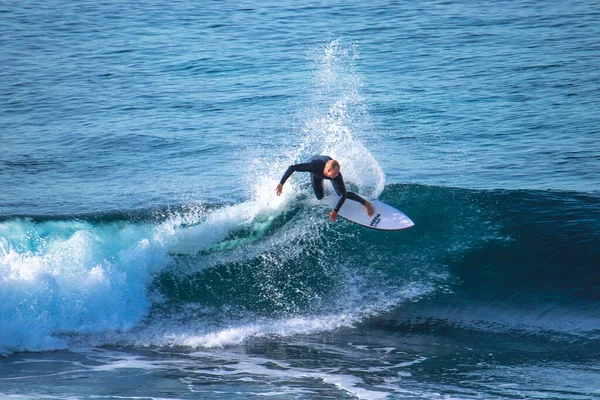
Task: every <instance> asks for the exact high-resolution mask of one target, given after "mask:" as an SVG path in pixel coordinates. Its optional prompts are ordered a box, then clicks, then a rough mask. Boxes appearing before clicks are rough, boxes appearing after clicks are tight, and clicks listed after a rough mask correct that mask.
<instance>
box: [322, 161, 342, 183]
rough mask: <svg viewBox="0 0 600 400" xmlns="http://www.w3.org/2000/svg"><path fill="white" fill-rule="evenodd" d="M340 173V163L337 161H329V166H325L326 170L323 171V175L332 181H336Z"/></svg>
mask: <svg viewBox="0 0 600 400" xmlns="http://www.w3.org/2000/svg"><path fill="white" fill-rule="evenodd" d="M339 173H340V163H339V162H337V161H336V160H329V161H327V164H325V169H324V170H323V174H325V176H326V177H328V178H330V179H334V178H335V177H337V176H338V175H339Z"/></svg>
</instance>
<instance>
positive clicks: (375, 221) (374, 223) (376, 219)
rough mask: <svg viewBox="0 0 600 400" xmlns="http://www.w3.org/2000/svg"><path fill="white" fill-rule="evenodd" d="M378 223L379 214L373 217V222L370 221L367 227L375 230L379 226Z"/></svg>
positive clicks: (379, 219)
mask: <svg viewBox="0 0 600 400" xmlns="http://www.w3.org/2000/svg"><path fill="white" fill-rule="evenodd" d="M379 222H381V214H377V215H375V218H373V220H372V221H371V223H370V224H369V226H371V227H373V228H377V225H379Z"/></svg>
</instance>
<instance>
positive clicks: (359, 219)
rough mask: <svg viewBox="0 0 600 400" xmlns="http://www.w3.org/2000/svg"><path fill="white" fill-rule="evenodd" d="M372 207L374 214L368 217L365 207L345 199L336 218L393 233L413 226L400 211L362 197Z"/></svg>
mask: <svg viewBox="0 0 600 400" xmlns="http://www.w3.org/2000/svg"><path fill="white" fill-rule="evenodd" d="M362 197H363V198H364V199H365V200H368V201H370V202H371V204H372V205H373V208H374V209H375V213H374V214H373V215H372V216H370V217H369V215H368V214H367V209H366V208H365V206H363V205H362V204H360V203H359V202H357V201H354V200H349V199H346V201H345V202H344V204H343V205H342V208H340V211H339V212H338V216H339V217H342V218H345V219H347V220H348V221H351V222H354V223H355V224H359V225H362V226H366V227H367V228H372V229H380V230H385V231H395V230H400V229H407V228H410V227H411V226H414V224H415V223H414V222H413V221H412V220H411V219H410V218H409V217H408V216H407V215H406V214H404V213H403V212H402V211H400V210H398V209H396V208H394V207H392V206H390V205H389V204H386V203H384V202H382V201H379V200H376V199H371V198H369V197H365V196H362Z"/></svg>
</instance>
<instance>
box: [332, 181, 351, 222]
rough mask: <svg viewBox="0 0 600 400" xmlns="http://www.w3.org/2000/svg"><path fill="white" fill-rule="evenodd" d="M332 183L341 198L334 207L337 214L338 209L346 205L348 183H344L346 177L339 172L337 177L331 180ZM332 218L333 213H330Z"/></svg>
mask: <svg viewBox="0 0 600 400" xmlns="http://www.w3.org/2000/svg"><path fill="white" fill-rule="evenodd" d="M331 183H332V184H333V188H334V189H335V192H336V193H337V194H338V196H340V199H339V200H338V203H337V205H336V206H335V208H334V209H333V211H335V213H336V215H337V213H338V211H340V208H342V206H343V205H344V202H345V201H346V197H348V192H347V191H346V184H345V183H344V178H342V174H339V175H338V176H337V178H335V179H333V180H332V181H331ZM330 218H331V215H330Z"/></svg>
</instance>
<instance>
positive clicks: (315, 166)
mask: <svg viewBox="0 0 600 400" xmlns="http://www.w3.org/2000/svg"><path fill="white" fill-rule="evenodd" d="M331 159H332V158H331V157H328V156H314V157H312V158H311V159H310V161H309V162H307V163H303V164H296V165H290V166H289V167H288V169H287V170H286V171H285V173H284V174H283V176H282V177H281V181H279V183H281V184H282V185H283V184H284V183H285V181H287V179H288V178H289V177H290V176H291V175H292V174H293V173H294V172H310V178H311V179H310V181H311V183H312V188H313V190H314V191H315V195H316V196H317V199H319V200H321V199H322V198H323V196H325V192H324V190H323V179H328V180H330V181H331V183H332V184H333V189H335V192H336V193H337V194H338V196H340V201H338V203H337V206H335V209H334V211H335V212H338V211H340V208H341V207H342V205H343V204H344V202H345V201H346V198H349V199H350V200H354V201H358V202H359V203H360V204H362V205H365V203H366V200H365V199H363V198H362V197H360V196H359V195H357V194H356V193H354V192H348V191H346V185H345V184H344V178H343V177H342V173H341V172H340V173H339V174H338V175H337V176H336V177H335V178H333V179H331V178H329V177H327V176H325V174H324V173H323V170H324V169H325V164H327V161H329V160H331Z"/></svg>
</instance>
